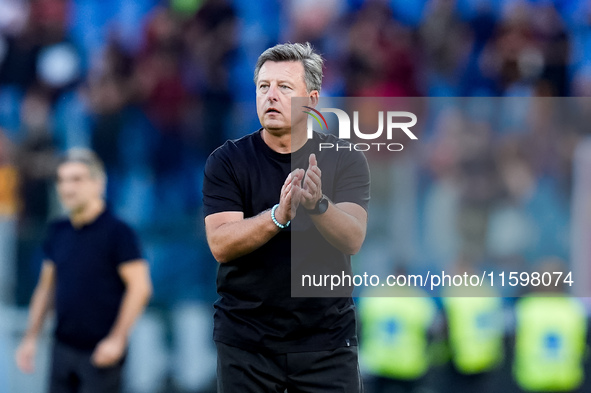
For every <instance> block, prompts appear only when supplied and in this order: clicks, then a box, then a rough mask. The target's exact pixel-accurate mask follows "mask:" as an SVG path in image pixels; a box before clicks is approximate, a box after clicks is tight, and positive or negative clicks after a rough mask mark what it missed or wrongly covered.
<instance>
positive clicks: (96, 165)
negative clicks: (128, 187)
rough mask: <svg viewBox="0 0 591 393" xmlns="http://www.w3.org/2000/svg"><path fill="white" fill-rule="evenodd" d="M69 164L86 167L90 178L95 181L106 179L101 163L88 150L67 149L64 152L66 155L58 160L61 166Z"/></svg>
mask: <svg viewBox="0 0 591 393" xmlns="http://www.w3.org/2000/svg"><path fill="white" fill-rule="evenodd" d="M69 162H79V163H82V164H84V165H86V166H87V167H88V170H89V172H90V176H92V177H93V178H95V179H96V178H98V179H103V180H106V179H107V175H106V173H105V166H104V164H103V161H102V160H101V159H100V158H99V156H98V155H97V154H96V153H95V152H94V151H92V150H90V149H85V148H81V147H74V148H71V149H69V150H68V151H66V153H65V154H64V156H63V157H62V159H61V160H60V163H59V164H60V165H62V164H67V163H69Z"/></svg>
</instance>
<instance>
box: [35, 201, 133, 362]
mask: <svg viewBox="0 0 591 393" xmlns="http://www.w3.org/2000/svg"><path fill="white" fill-rule="evenodd" d="M43 251H44V254H45V255H44V256H45V259H47V260H49V261H51V262H53V263H54V265H55V269H56V292H55V308H56V317H57V324H56V330H55V337H56V339H57V340H58V341H59V342H62V343H64V344H67V345H70V346H72V347H74V348H78V349H81V350H91V349H93V348H94V347H95V346H96V344H97V343H98V342H99V341H100V340H102V339H103V338H105V337H106V336H107V335H108V334H109V332H110V330H111V328H112V327H113V324H114V322H115V320H116V318H117V315H118V312H119V306H120V304H121V299H122V298H123V294H124V292H125V285H124V283H123V281H122V280H121V277H120V276H119V272H118V270H117V269H118V267H119V266H120V265H121V264H122V263H125V262H130V261H133V260H137V259H140V258H142V256H141V252H140V249H139V245H138V241H137V238H136V236H135V234H134V232H133V230H132V229H131V228H130V227H129V226H128V225H127V224H125V223H124V222H122V221H121V220H119V219H118V218H116V217H115V216H114V215H113V214H111V213H110V212H109V211H108V210H105V211H104V212H103V213H101V214H100V215H99V216H98V217H97V219H96V220H95V221H93V222H92V223H89V224H87V225H85V226H82V227H80V228H75V227H73V226H72V224H71V222H70V220H69V219H61V220H58V221H55V222H53V223H52V224H50V226H49V229H48V235H47V238H46V239H45V243H44V245H43Z"/></svg>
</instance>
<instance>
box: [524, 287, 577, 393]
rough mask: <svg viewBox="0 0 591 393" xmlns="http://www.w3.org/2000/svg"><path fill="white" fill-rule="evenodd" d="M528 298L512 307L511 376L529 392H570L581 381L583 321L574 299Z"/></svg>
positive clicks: (556, 296) (563, 297) (559, 297)
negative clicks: (513, 329)
mask: <svg viewBox="0 0 591 393" xmlns="http://www.w3.org/2000/svg"><path fill="white" fill-rule="evenodd" d="M551 296H555V297H547V296H528V297H525V298H522V299H520V300H518V302H517V304H516V310H515V311H516V331H515V360H514V364H513V373H514V375H515V379H516V381H517V383H518V384H519V386H520V387H521V388H522V389H524V390H527V391H531V392H547V391H554V392H558V391H562V392H566V391H571V390H573V389H576V388H577V387H579V386H580V385H581V383H582V381H583V376H584V371H583V355H584V351H585V337H586V334H587V320H586V314H585V309H584V306H583V305H582V303H581V302H580V301H579V300H578V299H576V298H570V297H566V296H561V295H559V294H553V295H551Z"/></svg>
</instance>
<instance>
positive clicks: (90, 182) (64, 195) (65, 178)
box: [57, 162, 104, 211]
mask: <svg viewBox="0 0 591 393" xmlns="http://www.w3.org/2000/svg"><path fill="white" fill-rule="evenodd" d="M57 191H58V194H59V197H60V201H61V203H62V205H63V206H64V207H65V208H66V210H68V211H76V210H80V209H82V208H84V207H85V206H86V205H88V203H89V202H91V201H93V200H96V199H100V198H102V194H103V191H104V181H103V180H102V179H100V178H98V177H93V176H92V175H91V174H90V170H89V168H88V166H87V165H86V164H83V163H81V162H66V163H64V164H62V165H60V166H59V167H58V169H57Z"/></svg>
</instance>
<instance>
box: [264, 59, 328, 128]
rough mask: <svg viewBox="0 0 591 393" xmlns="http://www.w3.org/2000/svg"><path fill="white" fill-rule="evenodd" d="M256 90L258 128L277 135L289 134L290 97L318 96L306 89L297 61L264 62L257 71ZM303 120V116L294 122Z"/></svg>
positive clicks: (302, 68)
mask: <svg viewBox="0 0 591 393" xmlns="http://www.w3.org/2000/svg"><path fill="white" fill-rule="evenodd" d="M256 88H257V114H258V116H259V120H260V122H261V125H262V126H263V128H265V129H266V130H267V131H269V132H271V133H272V134H277V135H280V134H283V133H285V132H286V131H287V132H290V131H291V126H292V123H291V120H292V119H291V98H292V97H308V96H311V95H312V96H316V97H317V96H318V92H317V91H316V90H314V91H312V92H310V93H308V91H307V90H306V82H305V81H304V66H303V65H302V63H301V62H299V61H281V62H275V61H267V62H265V63H264V64H263V65H262V67H261V68H260V70H259V75H258V80H257V86H256ZM294 120H296V119H294ZM305 120H306V117H305V115H303V116H301V119H300V118H298V119H297V122H299V121H305Z"/></svg>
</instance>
